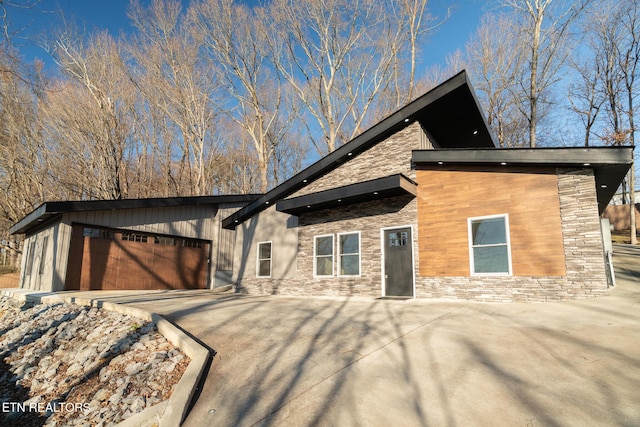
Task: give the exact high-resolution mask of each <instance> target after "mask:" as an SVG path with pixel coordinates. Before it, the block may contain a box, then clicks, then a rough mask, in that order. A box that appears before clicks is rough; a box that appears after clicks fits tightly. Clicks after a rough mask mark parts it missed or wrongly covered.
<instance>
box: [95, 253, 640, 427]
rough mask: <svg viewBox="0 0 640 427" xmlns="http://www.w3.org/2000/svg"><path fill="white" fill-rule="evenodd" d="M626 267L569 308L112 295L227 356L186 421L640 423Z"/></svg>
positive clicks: (639, 263) (635, 286)
mask: <svg viewBox="0 0 640 427" xmlns="http://www.w3.org/2000/svg"><path fill="white" fill-rule="evenodd" d="M614 262H615V264H616V271H617V286H616V287H615V288H613V289H612V290H611V293H610V295H609V296H607V297H601V298H596V299H590V300H579V301H566V302H551V303H533V304H491V303H471V302H449V301H442V300H437V301H435V300H407V301H388V300H371V299H363V298H309V297H305V298H293V297H279V296H271V297H249V296H239V295H233V294H213V293H211V292H208V291H193V292H180V291H178V292H166V293H163V292H154V293H149V294H141V293H136V294H127V295H123V294H112V295H106V294H104V293H102V294H100V295H101V296H100V299H103V300H109V301H111V302H117V303H122V304H128V305H133V306H136V307H139V308H143V309H146V310H150V311H154V312H157V313H160V314H162V315H164V316H166V317H167V318H168V319H170V320H172V321H174V322H175V323H177V324H178V325H179V326H180V327H181V328H183V329H184V330H186V331H188V332H189V333H191V334H193V335H194V336H195V337H197V338H198V339H199V340H201V341H202V342H203V343H205V344H206V345H208V346H209V347H211V348H212V349H214V350H215V351H216V352H217V354H216V356H215V358H214V359H213V363H212V365H211V367H210V370H209V372H208V374H207V377H206V381H205V382H204V385H203V388H202V390H201V392H200V395H199V396H198V399H197V401H196V402H195V404H194V406H193V408H192V410H191V412H190V414H189V415H188V417H187V419H186V421H185V424H184V425H186V426H203V425H211V426H251V425H278V426H280V425H295V426H306V425H350V426H381V425H390V424H398V423H401V424H402V425H407V426H408V425H415V426H427V425H439V426H441V425H446V426H456V425H492V426H493V425H527V426H535V425H549V426H563V425H571V426H575V425H608V426H611V425H640V250H639V249H633V248H629V247H628V246H626V247H625V246H616V248H615V258H614ZM88 296H89V295H86V294H85V297H88Z"/></svg>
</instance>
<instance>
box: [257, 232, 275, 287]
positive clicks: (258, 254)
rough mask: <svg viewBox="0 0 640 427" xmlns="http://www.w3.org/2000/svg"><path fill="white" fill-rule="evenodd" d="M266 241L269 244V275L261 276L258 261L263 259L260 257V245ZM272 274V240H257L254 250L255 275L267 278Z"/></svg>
mask: <svg viewBox="0 0 640 427" xmlns="http://www.w3.org/2000/svg"><path fill="white" fill-rule="evenodd" d="M267 243H268V244H269V245H270V246H271V257H270V258H269V275H268V276H261V275H260V261H264V260H262V259H260V245H264V244H267ZM265 259H266V258H265ZM272 274H273V242H272V241H271V240H268V241H265V242H258V245H257V250H256V277H259V278H267V279H268V278H271V275H272Z"/></svg>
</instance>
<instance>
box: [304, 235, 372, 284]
mask: <svg viewBox="0 0 640 427" xmlns="http://www.w3.org/2000/svg"><path fill="white" fill-rule="evenodd" d="M352 234H355V235H357V236H358V252H356V253H348V254H344V253H342V244H341V239H340V237H342V236H349V235H352ZM336 240H337V246H338V250H337V261H338V262H337V264H338V271H337V274H338V277H361V275H362V255H361V254H362V236H361V233H360V231H349V232H345V233H337V239H336ZM353 255H357V256H358V274H342V257H343V256H353ZM314 265H315V263H314Z"/></svg>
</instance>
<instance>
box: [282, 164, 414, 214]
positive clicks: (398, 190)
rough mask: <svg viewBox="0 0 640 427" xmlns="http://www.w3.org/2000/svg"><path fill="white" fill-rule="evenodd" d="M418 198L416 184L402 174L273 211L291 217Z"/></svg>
mask: <svg viewBox="0 0 640 427" xmlns="http://www.w3.org/2000/svg"><path fill="white" fill-rule="evenodd" d="M403 195H413V196H414V197H415V196H416V195H417V185H416V183H415V182H413V181H412V180H410V179H409V178H407V177H406V176H404V175H402V174H397V175H391V176H387V177H384V178H378V179H373V180H370V181H364V182H359V183H357V184H351V185H345V186H343V187H337V188H332V189H330V190H325V191H319V192H317V193H312V194H307V195H304V196H300V197H294V198H291V199H286V200H282V201H280V202H278V203H277V204H276V210H278V211H280V212H285V213H288V214H291V215H297V216H299V215H300V214H303V213H307V212H313V211H317V210H320V209H330V208H334V207H338V206H348V205H352V204H355V203H362V202H368V201H372V200H379V199H386V198H388V197H395V196H403Z"/></svg>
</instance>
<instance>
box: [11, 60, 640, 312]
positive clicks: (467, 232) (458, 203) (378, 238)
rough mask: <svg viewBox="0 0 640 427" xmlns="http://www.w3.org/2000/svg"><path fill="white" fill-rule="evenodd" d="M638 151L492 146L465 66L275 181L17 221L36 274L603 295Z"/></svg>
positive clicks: (93, 205) (514, 296)
mask: <svg viewBox="0 0 640 427" xmlns="http://www.w3.org/2000/svg"><path fill="white" fill-rule="evenodd" d="M632 155H633V148H632V147H599V148H538V149H499V148H496V144H495V141H494V139H493V137H492V135H491V133H490V131H489V129H488V126H487V123H486V120H485V118H484V115H483V113H482V111H481V108H480V106H479V103H478V101H477V98H476V96H475V94H474V92H473V89H472V87H471V85H470V84H469V81H468V78H467V75H466V73H465V72H461V73H459V74H457V75H456V76H454V77H452V78H451V79H449V80H447V81H446V82H444V83H442V84H441V85H439V86H438V87H436V88H435V89H433V90H431V91H430V92H428V93H426V94H425V95H423V96H422V97H420V98H418V99H417V100H415V101H414V102H412V103H410V104H408V105H407V106H405V107H404V108H402V109H400V110H399V111H397V112H396V113H394V114H392V115H390V116H388V117H387V118H385V119H384V120H382V121H380V122H379V123H377V124H376V125H375V126H373V127H372V128H370V129H368V130H367V131H365V132H364V133H362V134H361V135H359V136H358V137H356V138H354V139H353V140H352V141H350V142H348V143H346V144H344V145H343V146H341V147H340V148H338V149H337V150H335V151H334V152H332V153H330V154H329V155H327V156H325V157H324V158H322V159H320V160H319V161H317V162H316V163H314V164H312V165H311V166H309V167H308V168H306V169H304V170H303V171H301V172H300V173H298V174H297V175H295V176H294V177H292V178H291V179H289V180H287V181H285V182H284V183H282V184H281V185H279V186H277V187H275V188H274V189H273V190H271V191H269V192H267V193H266V194H262V195H254V196H217V197H209V198H191V199H188V200H187V199H185V200H182V199H179V198H178V199H155V202H154V203H157V205H154V204H151V203H150V204H148V205H145V201H140V200H139V201H127V200H122V201H99V202H63V203H59V204H44V205H43V206H41V207H40V208H38V209H36V210H35V211H34V212H33V213H31V214H29V215H28V216H27V217H25V218H24V219H23V220H21V221H20V222H19V223H18V224H16V225H15V226H14V227H13V228H12V230H11V231H12V233H25V234H26V236H27V238H26V242H25V247H26V248H27V250H26V251H25V256H24V257H23V269H22V271H23V273H22V274H23V275H22V281H21V286H23V287H29V288H35V289H54V290H62V289H93V288H113V287H115V288H143V289H149V288H160V289H164V288H174V287H213V286H216V285H221V284H226V283H232V284H234V285H235V289H236V291H237V292H246V293H250V294H287V295H365V296H371V297H404V298H406V297H408V298H411V297H444V298H460V299H473V300H484V301H545V300H560V299H569V298H582V297H591V296H597V295H601V294H605V293H606V292H607V286H608V285H607V283H608V281H607V268H606V263H605V253H604V250H603V237H602V229H601V221H600V215H601V214H602V212H603V211H604V209H605V207H606V206H607V204H608V202H609V200H610V199H611V197H612V196H613V194H614V193H615V191H616V189H617V188H618V186H619V184H620V182H621V181H622V179H623V178H624V176H625V175H626V173H627V171H628V170H629V167H630V165H631V163H632ZM169 200H171V202H169ZM127 203H130V204H131V205H127ZM163 203H165V204H166V203H175V204H177V205H176V206H171V207H169V206H166V205H163ZM76 204H77V205H76ZM76 206H77V207H76ZM207 212H208V213H207ZM196 224H198V225H196ZM48 236H49V237H48ZM180 239H182V240H180ZM102 240H107V241H109V242H111V243H105V242H103V241H102ZM50 242H51V243H50ZM80 242H82V243H80ZM180 242H181V243H180ZM189 242H191V243H189ZM198 242H199V244H200V246H198ZM134 246H135V248H134ZM94 248H95V249H94ZM100 251H102V252H100ZM103 252H106V254H104V253H103ZM116 252H118V253H119V255H118V257H119V258H118V259H119V261H117V263H116V261H110V259H111V257H112V256H111V255H112V254H115V253H116ZM150 253H151V254H152V255H150ZM156 253H158V254H159V255H157V256H156V255H155V254H156ZM156 257H157V260H158V261H156ZM205 258H206V260H205ZM47 259H52V260H55V262H54V263H51V264H50V263H49V262H47ZM43 260H44V261H43ZM125 264H126V265H127V266H130V267H129V268H130V270H126V269H125V270H122V268H123V267H121V266H122V265H125ZM205 264H206V265H207V267H203V265H205ZM116 265H117V267H116ZM156 265H162V266H163V267H164V268H162V269H160V268H156V267H155V266H156ZM49 270H51V271H49ZM123 271H126V272H127V273H126V274H127V275H128V277H127V278H126V279H122V278H121V277H122V275H123V273H122V272H123ZM131 272H135V274H138V275H140V278H141V279H143V283H144V285H143V284H141V283H142V282H141V281H139V280H135V277H132V273H131ZM135 274H134V276H135ZM205 276H206V279H205ZM107 277H108V278H109V279H107ZM114 283H115V285H114Z"/></svg>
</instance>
